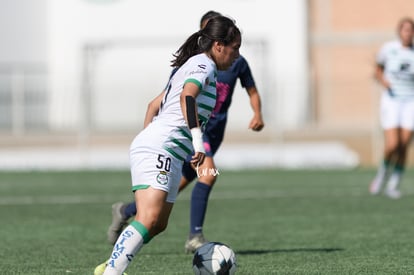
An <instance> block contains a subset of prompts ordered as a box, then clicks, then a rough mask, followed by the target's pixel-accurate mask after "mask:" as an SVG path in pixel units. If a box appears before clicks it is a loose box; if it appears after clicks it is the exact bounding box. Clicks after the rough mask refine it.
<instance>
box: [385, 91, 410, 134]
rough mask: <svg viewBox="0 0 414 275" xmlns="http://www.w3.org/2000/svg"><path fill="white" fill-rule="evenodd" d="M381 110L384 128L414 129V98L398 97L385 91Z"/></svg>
mask: <svg viewBox="0 0 414 275" xmlns="http://www.w3.org/2000/svg"><path fill="white" fill-rule="evenodd" d="M380 112H381V113H380V119H381V126H382V128H383V129H385V130H387V129H394V128H403V129H407V130H414V99H398V98H394V97H391V96H390V95H389V94H388V93H386V92H384V93H383V94H382V97H381V109H380Z"/></svg>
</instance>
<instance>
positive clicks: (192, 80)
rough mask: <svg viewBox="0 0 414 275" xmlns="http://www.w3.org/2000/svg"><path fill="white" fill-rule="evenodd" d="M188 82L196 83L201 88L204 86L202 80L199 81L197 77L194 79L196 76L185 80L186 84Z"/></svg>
mask: <svg viewBox="0 0 414 275" xmlns="http://www.w3.org/2000/svg"><path fill="white" fill-rule="evenodd" d="M186 83H194V84H196V85H197V86H198V88H199V89H200V90H201V88H202V87H203V86H202V85H201V83H200V81H198V80H197V79H194V78H189V79H187V80H186V81H184V84H186Z"/></svg>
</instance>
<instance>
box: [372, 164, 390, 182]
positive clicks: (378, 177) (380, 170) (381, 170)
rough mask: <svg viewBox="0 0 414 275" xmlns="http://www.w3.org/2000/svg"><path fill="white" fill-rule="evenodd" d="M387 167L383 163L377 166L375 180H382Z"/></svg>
mask: <svg viewBox="0 0 414 275" xmlns="http://www.w3.org/2000/svg"><path fill="white" fill-rule="evenodd" d="M387 170H388V167H387V166H385V164H381V165H380V167H379V168H378V171H377V174H376V176H375V180H376V181H377V182H382V181H383V180H384V178H385V176H386V174H387Z"/></svg>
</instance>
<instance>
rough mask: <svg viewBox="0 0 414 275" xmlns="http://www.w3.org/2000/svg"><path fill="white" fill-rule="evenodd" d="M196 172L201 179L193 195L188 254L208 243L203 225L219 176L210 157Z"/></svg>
mask: <svg viewBox="0 0 414 275" xmlns="http://www.w3.org/2000/svg"><path fill="white" fill-rule="evenodd" d="M196 172H197V174H198V176H199V178H198V181H197V183H196V184H195V185H194V188H193V191H192V194H191V209H190V233H189V236H188V239H187V241H186V243H185V251H186V252H187V253H190V252H191V253H192V252H194V251H195V250H196V249H197V248H198V247H200V246H201V245H202V244H203V243H205V242H207V240H206V239H205V238H204V235H203V225H204V219H205V215H206V212H207V204H208V199H209V196H210V191H211V189H212V187H213V185H214V183H215V181H216V178H217V176H218V170H217V168H216V166H215V164H214V160H213V158H212V157H208V156H206V158H205V159H204V162H203V164H202V165H200V166H199V167H197V169H196Z"/></svg>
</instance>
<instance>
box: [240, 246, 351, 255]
mask: <svg viewBox="0 0 414 275" xmlns="http://www.w3.org/2000/svg"><path fill="white" fill-rule="evenodd" d="M343 250H344V249H343V248H291V249H263V250H260V249H257V250H239V251H235V253H236V254H240V255H255V254H256V255H257V254H268V253H295V252H323V253H331V252H338V251H343Z"/></svg>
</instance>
